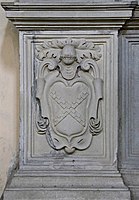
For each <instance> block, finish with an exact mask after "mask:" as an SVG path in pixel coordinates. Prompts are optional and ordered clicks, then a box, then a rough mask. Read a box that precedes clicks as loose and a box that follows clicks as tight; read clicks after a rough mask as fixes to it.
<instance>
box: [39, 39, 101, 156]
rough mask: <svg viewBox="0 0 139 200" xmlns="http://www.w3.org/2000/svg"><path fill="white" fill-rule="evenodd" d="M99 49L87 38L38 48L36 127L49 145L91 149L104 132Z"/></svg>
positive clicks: (44, 44)
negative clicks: (94, 141) (95, 137)
mask: <svg viewBox="0 0 139 200" xmlns="http://www.w3.org/2000/svg"><path fill="white" fill-rule="evenodd" d="M99 52H100V48H99V47H98V46H95V45H94V44H93V43H92V42H90V41H85V40H84V39H70V38H67V39H59V40H51V41H46V42H44V43H43V44H42V45H36V58H37V59H38V60H39V61H40V66H39V72H38V77H37V91H36V99H37V123H36V124H37V128H38V133H39V134H45V135H46V138H47V141H48V143H49V145H50V146H51V147H52V148H54V149H56V150H60V149H64V150H65V151H66V152H67V153H73V152H74V151H75V150H76V149H78V150H84V149H86V148H88V147H89V146H90V144H91V141H92V136H95V135H98V134H99V133H100V132H101V130H102V116H101V107H100V100H101V99H102V80H101V79H100V75H99V67H98V65H97V62H96V61H97V60H99V59H100V58H101V54H100V53H99Z"/></svg>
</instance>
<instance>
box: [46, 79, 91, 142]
mask: <svg viewBox="0 0 139 200" xmlns="http://www.w3.org/2000/svg"><path fill="white" fill-rule="evenodd" d="M90 95H91V93H90V90H89V87H88V86H87V85H86V84H85V83H83V82H80V81H78V82H72V84H71V85H67V84H65V82H64V81H63V82H60V81H57V82H55V83H54V84H53V85H52V87H51V89H50V91H49V95H48V96H49V105H50V113H51V115H50V119H51V120H50V121H51V126H52V129H53V131H54V132H55V133H57V135H59V136H62V137H65V138H67V140H69V141H70V140H71V139H72V138H73V137H77V136H79V135H82V134H83V133H84V132H85V131H86V129H87V121H88V119H87V118H88V109H89V102H90Z"/></svg>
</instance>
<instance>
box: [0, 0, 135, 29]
mask: <svg viewBox="0 0 139 200" xmlns="http://www.w3.org/2000/svg"><path fill="white" fill-rule="evenodd" d="M135 6H136V5H135V4H133V3H132V4H127V3H118V4H117V3H114V2H113V3H83V2H82V1H80V3H79V2H78V5H77V2H76V3H71V2H70V3H68V1H66V2H65V3H59V4H58V2H54V3H53V4H52V3H50V2H47V3H40V2H39V3H34V4H33V3H20V2H15V3H12V2H6V3H2V7H3V8H4V10H5V11H6V16H7V18H8V19H9V20H11V21H12V22H13V24H14V25H15V26H16V27H17V28H18V29H19V30H49V29H51V30H52V29H57V30H58V29H59V30H61V28H64V29H72V30H73V29H74V30H77V29H80V30H81V29H85V30H86V29H95V30H97V29H120V28H121V27H122V26H123V25H124V24H126V22H127V21H129V20H130V19H131V18H132V16H133V11H134V9H135Z"/></svg>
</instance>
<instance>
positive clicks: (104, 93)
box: [3, 1, 138, 200]
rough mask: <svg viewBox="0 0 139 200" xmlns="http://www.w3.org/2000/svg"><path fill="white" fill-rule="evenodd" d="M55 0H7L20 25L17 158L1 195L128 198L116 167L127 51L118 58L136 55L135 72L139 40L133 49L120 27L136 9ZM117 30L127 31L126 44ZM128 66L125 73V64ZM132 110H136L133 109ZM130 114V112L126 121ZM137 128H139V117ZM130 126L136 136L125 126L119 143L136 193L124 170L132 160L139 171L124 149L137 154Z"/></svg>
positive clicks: (124, 26) (8, 199)
mask: <svg viewBox="0 0 139 200" xmlns="http://www.w3.org/2000/svg"><path fill="white" fill-rule="evenodd" d="M54 3H55V5H54V6H53V5H52V4H51V3H50V2H49V1H47V2H45V3H44V2H40V3H39V4H37V3H34V2H33V1H32V2H31V3H29V2H28V3H27V2H23V1H22V2H21V1H20V2H16V3H15V4H12V3H8V4H3V7H4V8H5V9H6V14H7V17H8V18H9V19H10V20H11V21H12V22H13V23H14V24H15V26H16V27H17V28H18V29H19V33H20V61H21V62H20V63H21V65H20V78H21V82H20V94H21V100H20V102H21V104H20V105H21V107H20V108H21V109H20V120H21V130H20V158H19V159H20V161H19V169H18V170H17V172H16V173H15V175H14V176H13V178H12V179H11V180H9V183H8V185H7V188H6V191H5V193H4V200H11V199H13V200H16V199H18V200H20V199H35V198H36V199H58V200H60V199H63V198H64V199H65V200H66V199H71V200H74V199H88V200H91V199H92V197H93V199H96V200H106V199H107V200H112V199H115V200H119V199H120V200H130V199H131V197H130V192H129V189H128V188H127V186H125V184H124V183H123V179H122V177H121V174H120V172H119V171H118V168H117V161H118V160H117V153H118V131H119V129H118V50H119V54H120V55H121V56H123V55H124V56H125V57H124V58H123V57H122V58H121V57H120V59H119V61H120V62H121V61H122V62H121V63H123V62H125V58H126V62H125V63H126V64H128V62H129V61H130V56H131V55H132V56H131V57H132V58H133V57H135V59H134V60H135V63H134V64H133V66H134V70H133V71H136V70H137V68H136V66H137V63H138V57H137V54H136V53H137V52H138V46H137V45H138V43H137V42H136V41H134V42H133V43H132V44H133V45H131V46H130V47H129V46H128V42H127V40H128V39H129V36H127V38H126V37H125V36H124V31H123V32H122V31H121V30H122V29H123V30H125V29H129V28H130V27H131V26H132V27H133V24H134V23H133V21H134V20H136V21H137V18H138V17H137V16H138V15H137V13H136V17H133V12H137V5H136V3H135V2H132V4H131V3H129V2H128V3H127V2H126V3H125V2H124V3H110V4H107V3H106V2H105V3H103V4H99V3H96V4H94V2H88V3H85V4H84V5H83V4H82V2H81V1H80V4H79V5H77V4H76V5H71V4H70V5H69V2H65V3H64V4H63V3H62V2H61V4H60V3H59V2H58V1H57V2H54ZM76 3H77V2H76ZM135 18H136V19H135ZM131 19H132V20H131ZM130 20H131V21H132V25H131V24H130ZM136 27H137V25H136ZM119 30H120V31H121V32H118V31H119ZM129 32H130V31H129ZM118 33H121V35H123V36H122V37H124V39H121V41H122V43H121V44H119V41H118V36H119V35H118ZM130 33H132V31H131V32H130ZM134 33H135V32H134ZM125 38H126V39H127V40H126V39H125ZM131 38H132V39H133V36H131ZM125 40H126V41H125ZM124 42H125V44H126V45H127V46H126V48H125V49H124V47H125V46H124ZM118 45H119V49H118ZM120 45H121V46H120ZM120 47H121V49H120ZM121 50H122V51H121ZM121 53H122V54H121ZM127 58H128V59H127ZM127 60H128V62H127ZM120 62H119V63H120ZM125 63H124V64H125ZM132 63H133V60H132V62H131V63H130V65H128V66H131V64H132ZM124 64H123V65H122V67H121V68H120V70H121V69H122V73H123V69H124V70H125V71H126V69H125V66H126V67H127V65H124ZM130 69H131V68H130V67H129V71H128V72H129V73H130ZM137 73H138V71H137ZM137 73H135V74H134V76H135V75H136V74H137ZM126 75H128V76H126ZM119 76H120V73H119ZM124 76H125V77H126V78H125V77H122V79H121V81H124V83H123V82H122V85H123V84H125V85H126V89H127V88H128V90H130V88H131V87H129V86H130V85H128V77H129V74H126V73H125V74H124ZM134 78H135V77H134ZM133 80H134V79H133ZM133 80H132V81H131V82H130V83H131V84H132V85H134V81H133ZM127 86H128V87H127ZM136 89H137V88H136ZM136 91H137V90H136ZM119 92H120V93H119V96H120V94H121V96H120V97H121V99H120V101H119V102H120V104H119V105H120V106H121V107H120V106H119V109H121V110H120V111H122V116H123V115H124V113H125V110H124V109H125V108H126V111H127V112H128V111H129V110H128V109H129V108H130V106H129V105H128V106H127V104H126V103H125V104H123V102H125V101H126V99H124V98H128V93H126V95H125V96H124V97H123V96H122V95H123V94H124V93H123V89H122V90H121V88H120V89H119ZM130 92H132V91H130ZM129 96H131V97H132V98H133V96H135V98H133V102H135V100H136V96H137V92H134V93H131V94H130V95H129ZM81 99H82V100H81ZM74 105H76V106H74ZM130 105H131V104H130ZM126 106H127V107H126ZM132 109H133V110H132ZM132 109H131V108H130V111H131V113H132V112H135V111H134V108H132ZM136 109H138V104H136V108H135V110H136ZM131 113H130V112H129V113H128V115H126V117H127V118H126V119H127V120H128V119H129V118H128V117H131V116H130V115H131ZM136 114H137V113H136ZM119 116H120V115H119ZM132 116H133V115H132ZM122 120H123V119H122ZM133 121H134V120H133V118H132V122H133ZM136 121H137V120H136ZM123 127H126V124H124V125H123ZM132 127H133V126H132ZM134 127H135V130H137V128H138V123H136V124H134ZM126 130H128V131H129V130H130V129H126ZM132 131H133V132H132V135H133V137H132V140H131V141H128V143H126V141H127V140H128V139H127V138H129V136H127V134H128V132H127V131H126V132H124V131H123V130H122V129H121V132H120V134H121V135H120V136H119V141H124V142H125V143H124V142H123V143H121V145H120V148H121V150H122V154H119V156H120V155H121V158H120V159H121V165H120V169H122V170H121V172H122V174H123V177H124V178H125V182H126V184H127V185H128V186H129V188H130V190H131V191H132V196H133V198H134V199H137V197H138V184H135V182H133V183H132V184H131V174H132V173H129V171H128V172H127V173H126V171H125V170H124V168H125V169H126V168H128V167H129V168H130V167H131V165H133V168H132V167H131V168H132V172H133V170H134V172H135V169H136V166H137V163H138V160H137V159H136V160H135V159H133V162H132V158H130V156H129V159H128V157H126V156H127V154H126V153H125V152H128V151H129V150H130V147H133V148H132V151H130V155H131V157H132V156H133V157H134V156H136V154H137V153H138V145H137V142H136V141H138V139H137V138H138V135H137V134H136V132H135V131H134V130H133V129H132ZM38 133H39V134H38ZM124 134H125V135H124ZM121 137H122V139H121ZM123 138H124V140H123ZM46 139H47V141H46ZM120 139H121V140H120ZM136 139H137V140H136ZM130 142H131V143H130ZM129 143H130V145H129ZM132 143H134V144H132ZM127 144H128V145H129V146H127ZM125 155H126V156H125ZM128 155H129V154H128ZM124 159H125V160H124ZM136 172H137V170H136ZM136 172H135V173H136ZM136 174H137V173H136Z"/></svg>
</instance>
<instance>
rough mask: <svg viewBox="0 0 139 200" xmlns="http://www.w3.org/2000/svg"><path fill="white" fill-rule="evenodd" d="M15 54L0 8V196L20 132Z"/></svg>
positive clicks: (15, 38)
mask: <svg viewBox="0 0 139 200" xmlns="http://www.w3.org/2000/svg"><path fill="white" fill-rule="evenodd" d="M2 1H3V0H2ZM0 2H1V1H0ZM3 2H6V0H4V1H3ZM18 55H19V54H18V32H17V30H16V29H15V27H14V26H13V25H12V23H10V22H9V21H8V19H6V17H5V12H4V10H3V9H2V7H0V196H1V194H2V192H3V190H4V187H5V184H6V181H7V175H8V173H9V171H10V168H11V167H12V166H13V163H14V162H15V160H16V159H15V157H16V152H17V140H18V133H19V132H18V130H19V123H18V119H19V108H18V107H19V106H18V105H19V100H18V95H19V61H18V60H19V59H18V58H19V56H18Z"/></svg>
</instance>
